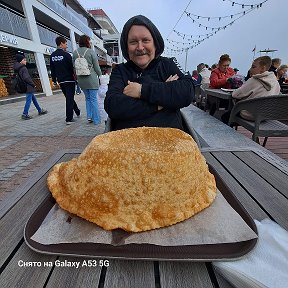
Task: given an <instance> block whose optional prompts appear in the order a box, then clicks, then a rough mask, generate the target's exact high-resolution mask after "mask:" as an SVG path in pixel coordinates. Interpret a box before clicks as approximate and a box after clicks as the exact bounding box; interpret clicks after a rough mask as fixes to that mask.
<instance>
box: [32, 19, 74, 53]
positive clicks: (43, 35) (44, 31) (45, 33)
mask: <svg viewBox="0 0 288 288" xmlns="http://www.w3.org/2000/svg"><path fill="white" fill-rule="evenodd" d="M37 28H38V31H39V37H40V41H41V43H42V44H45V45H48V46H52V47H55V46H56V43H55V39H56V37H57V36H60V35H59V33H57V32H55V31H52V30H50V29H48V28H45V27H43V26H41V25H39V24H37ZM61 36H63V35H61ZM67 43H68V48H67V51H68V52H72V50H73V49H72V43H71V41H70V40H69V39H67Z"/></svg>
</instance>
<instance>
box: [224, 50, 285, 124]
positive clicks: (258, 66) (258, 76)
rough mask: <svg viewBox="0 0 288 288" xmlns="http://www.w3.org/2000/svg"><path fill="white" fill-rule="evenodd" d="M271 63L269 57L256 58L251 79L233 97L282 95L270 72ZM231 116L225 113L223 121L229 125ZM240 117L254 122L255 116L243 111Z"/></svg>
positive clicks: (251, 69)
mask: <svg viewBox="0 0 288 288" xmlns="http://www.w3.org/2000/svg"><path fill="white" fill-rule="evenodd" d="M271 63H272V61H271V58H270V57H269V56H261V57H258V58H256V59H255V60H254V61H253V63H252V66H251V68H250V75H251V78H249V79H248V80H247V81H246V82H245V83H244V84H243V85H242V86H241V87H240V88H238V89H237V90H236V91H234V92H233V93H232V97H233V98H235V99H237V100H241V99H252V98H258V97H265V96H271V95H278V94H279V93H280V85H279V83H278V81H277V78H276V76H275V74H274V72H272V71H268V69H269V67H270V66H271ZM229 116H230V112H229V113H225V114H223V115H222V117H221V120H222V121H223V122H224V123H226V124H227V123H228V121H229ZM240 116H241V117H242V118H244V119H246V120H249V121H254V117H253V115H251V114H250V113H249V112H248V111H246V110H242V111H241V112H240Z"/></svg>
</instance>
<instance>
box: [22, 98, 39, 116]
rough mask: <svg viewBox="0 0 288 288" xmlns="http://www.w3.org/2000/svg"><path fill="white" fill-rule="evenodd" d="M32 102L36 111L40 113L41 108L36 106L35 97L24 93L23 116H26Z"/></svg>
mask: <svg viewBox="0 0 288 288" xmlns="http://www.w3.org/2000/svg"><path fill="white" fill-rule="evenodd" d="M32 101H33V104H34V105H35V107H36V109H37V110H38V112H41V108H40V106H39V104H38V101H37V98H36V96H35V95H34V94H33V93H26V103H25V106H24V111H23V114H24V115H28V112H29V108H30V106H31V102H32Z"/></svg>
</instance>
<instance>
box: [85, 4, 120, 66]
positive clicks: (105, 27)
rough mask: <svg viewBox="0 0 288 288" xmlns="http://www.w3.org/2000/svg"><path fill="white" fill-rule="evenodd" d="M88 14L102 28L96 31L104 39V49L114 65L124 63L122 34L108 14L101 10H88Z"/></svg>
mask: <svg viewBox="0 0 288 288" xmlns="http://www.w3.org/2000/svg"><path fill="white" fill-rule="evenodd" d="M88 12H90V13H91V15H92V16H93V17H94V19H95V20H96V21H97V23H98V24H99V25H100V26H101V29H97V30H96V34H97V35H98V36H99V37H101V38H103V41H104V47H105V49H106V50H107V53H108V55H109V56H111V57H112V61H113V63H116V64H118V63H121V62H123V57H122V53H121V49H120V33H119V32H118V30H117V28H116V27H115V25H114V24H113V22H112V21H111V19H110V18H109V17H108V16H107V15H106V13H105V12H104V11H103V10H102V9H100V8H97V9H88Z"/></svg>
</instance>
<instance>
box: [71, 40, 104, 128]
mask: <svg viewBox="0 0 288 288" xmlns="http://www.w3.org/2000/svg"><path fill="white" fill-rule="evenodd" d="M73 61H74V67H75V73H76V76H77V81H78V83H79V86H80V87H81V89H82V90H83V92H84V95H85V100H86V112H87V120H88V123H92V122H93V123H94V124H95V125H98V124H100V123H101V118H100V113H99V107H98V101H97V93H98V88H99V78H98V77H99V76H100V75H101V74H102V73H101V70H100V66H99V63H98V59H97V55H96V53H95V51H94V50H92V49H91V44H90V37H89V36H87V35H82V36H80V38H79V48H78V49H77V50H75V51H74V52H73Z"/></svg>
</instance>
